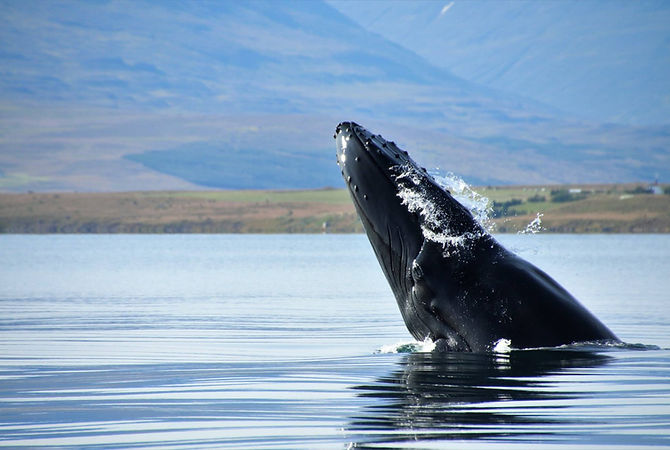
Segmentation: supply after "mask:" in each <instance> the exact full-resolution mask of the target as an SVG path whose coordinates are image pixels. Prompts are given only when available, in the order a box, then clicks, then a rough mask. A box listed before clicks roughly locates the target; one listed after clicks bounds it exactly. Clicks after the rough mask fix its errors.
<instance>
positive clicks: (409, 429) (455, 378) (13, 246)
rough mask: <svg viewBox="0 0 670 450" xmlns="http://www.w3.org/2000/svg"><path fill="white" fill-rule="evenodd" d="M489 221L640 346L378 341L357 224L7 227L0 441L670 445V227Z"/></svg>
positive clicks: (372, 289)
mask: <svg viewBox="0 0 670 450" xmlns="http://www.w3.org/2000/svg"><path fill="white" fill-rule="evenodd" d="M499 239H500V240H501V241H502V242H503V243H504V244H506V245H507V246H508V247H510V248H512V249H514V250H515V251H516V252H518V253H520V254H521V255H522V256H524V257H525V258H527V259H529V260H531V261H533V262H534V263H536V264H537V265H539V266H540V267H541V268H543V269H545V270H546V271H547V272H549V273H550V274H551V275H552V276H554V278H556V279H557V280H559V282H561V283H562V284H563V285H564V286H566V287H567V288H568V289H569V290H570V291H571V292H572V293H573V294H575V295H576V296H577V297H578V298H579V299H580V300H581V301H582V302H583V303H584V304H586V305H587V307H588V308H589V309H591V310H592V311H593V312H594V313H596V315H597V316H598V317H600V318H601V320H603V321H604V322H605V323H606V324H607V325H608V326H609V327H610V328H611V329H612V330H613V331H614V332H615V333H617V334H618V335H619V337H620V338H622V339H623V340H624V341H626V342H629V343H640V344H645V345H646V346H648V347H644V348H641V349H622V348H587V347H585V348H577V349H563V350H558V349H554V350H535V351H513V352H512V353H510V354H503V355H472V354H442V355H434V354H430V353H421V352H415V353H405V354H397V353H379V352H378V349H380V348H382V347H384V346H387V347H388V346H390V347H393V346H394V344H396V343H398V342H407V341H410V340H411V339H410V337H409V335H408V333H407V331H406V329H405V326H404V324H403V323H402V320H401V318H400V314H399V312H398V311H397V306H396V304H395V300H394V299H393V297H392V294H391V292H390V289H389V287H388V286H387V284H386V281H385V280H384V278H383V276H382V273H381V270H380V269H379V267H378V264H377V261H376V260H375V259H374V256H373V253H372V250H371V248H370V246H369V244H368V242H367V239H366V238H365V236H363V235H349V236H326V235H316V236H300V235H299V236H239V235H234V236H233V235H211V236H208V235H202V236H193V235H172V236H169V235H168V236H125V235H111V236H105V235H102V236H81V235H75V236H62V235H61V236H58V235H54V236H6V235H3V236H0V446H39V445H54V446H74V447H85V446H104V447H108V448H114V447H120V448H129V447H154V446H155V447H161V448H175V447H187V448H194V447H211V446H215V447H231V448H243V447H254V448H256V447H263V448H268V447H274V448H297V447H298V448H320V447H323V448H346V447H353V446H362V447H366V446H367V447H398V446H400V447H413V448H414V447H438V448H442V447H453V448H467V447H481V446H483V445H486V446H487V447H496V448H500V447H509V448H523V447H528V448H536V447H538V445H550V444H551V445H552V447H553V446H560V447H564V448H565V447H574V448H578V447H581V446H583V445H584V444H590V445H592V447H591V448H596V447H598V446H614V445H621V446H624V447H626V448H629V447H632V446H639V447H659V446H670V350H668V348H670V326H669V324H670V236H662V235H647V236H578V235H569V236H558V235H539V236H538V235H535V236H499ZM649 346H656V347H657V348H653V347H649Z"/></svg>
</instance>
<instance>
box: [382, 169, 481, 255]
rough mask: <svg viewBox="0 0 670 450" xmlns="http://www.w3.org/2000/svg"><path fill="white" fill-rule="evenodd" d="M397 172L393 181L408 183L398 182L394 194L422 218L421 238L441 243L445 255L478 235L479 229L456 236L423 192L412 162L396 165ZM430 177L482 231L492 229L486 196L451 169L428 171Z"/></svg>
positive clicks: (422, 177)
mask: <svg viewBox="0 0 670 450" xmlns="http://www.w3.org/2000/svg"><path fill="white" fill-rule="evenodd" d="M397 172H398V173H397V175H396V177H395V178H396V181H403V180H407V181H409V183H401V185H400V186H399V188H398V193H397V195H398V197H399V198H400V199H401V200H402V204H403V205H405V206H407V209H408V210H409V211H410V212H413V213H417V214H419V215H420V216H421V217H422V218H423V224H422V226H421V229H422V233H423V235H424V237H425V238H426V239H428V240H430V241H433V242H436V243H438V244H441V245H442V247H443V249H444V252H445V255H446V256H449V255H450V254H451V253H452V251H454V252H458V250H459V249H460V248H463V247H465V245H466V244H467V243H469V242H471V241H473V240H475V239H478V238H480V237H482V235H483V234H482V233H481V232H467V233H463V234H460V235H459V234H454V233H452V232H451V231H450V230H449V228H448V226H447V224H448V223H449V217H448V216H447V215H446V213H445V212H444V211H443V210H442V209H440V208H438V207H437V206H436V205H435V203H434V202H433V200H432V199H431V198H430V196H429V195H427V194H426V190H425V189H424V188H423V186H422V180H424V179H425V174H424V173H422V172H420V171H419V170H418V169H417V168H416V167H415V166H414V165H412V164H406V165H403V166H400V167H398V168H397ZM430 176H431V177H432V178H433V179H434V180H435V182H436V183H437V184H438V186H439V187H441V188H442V189H444V190H447V191H449V192H450V193H451V195H452V196H453V197H454V198H455V199H456V200H457V201H458V202H459V203H461V204H462V205H464V206H465V207H466V208H468V209H469V210H470V211H471V212H472V214H473V216H475V219H476V220H477V221H478V222H479V223H480V225H482V227H483V228H484V230H485V232H490V231H491V230H492V229H493V223H492V222H491V220H490V212H491V209H490V207H489V205H488V204H489V201H488V199H487V198H486V197H484V196H482V195H480V194H478V193H476V192H475V191H473V190H472V188H471V187H470V186H469V185H468V184H467V183H466V182H465V181H463V179H462V178H460V177H458V176H456V175H454V174H453V173H451V172H449V173H447V174H446V175H443V174H440V173H439V172H432V173H431V174H430ZM436 230H437V231H436Z"/></svg>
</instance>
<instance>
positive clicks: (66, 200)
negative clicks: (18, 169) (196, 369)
mask: <svg viewBox="0 0 670 450" xmlns="http://www.w3.org/2000/svg"><path fill="white" fill-rule="evenodd" d="M574 186H575V185H560V186H558V185H552V186H499V187H492V186H488V187H482V188H476V189H475V190H476V191H477V192H478V193H480V194H481V195H484V196H486V197H488V198H489V199H490V200H491V202H492V205H493V211H494V218H493V222H494V223H495V232H498V233H517V232H520V231H522V230H524V229H525V228H526V227H527V225H528V224H529V223H530V222H532V221H533V219H535V218H536V217H537V214H538V213H539V214H541V215H542V216H541V227H542V231H543V232H552V233H670V195H668V194H653V193H650V192H647V191H645V189H646V187H644V185H642V184H608V185H581V186H580V187H574ZM565 193H567V194H565ZM566 195H567V197H566ZM561 196H563V197H561ZM324 232H325V233H361V232H363V229H362V226H361V224H360V222H359V220H358V217H357V215H356V212H355V210H354V207H353V205H352V203H351V200H350V199H349V195H348V193H347V192H346V190H344V189H316V190H295V191H293V190H287V191H266V190H264V191H261V190H253V191H140V192H109V193H63V192H59V193H20V194H15V193H0V233H36V234H53V233H324Z"/></svg>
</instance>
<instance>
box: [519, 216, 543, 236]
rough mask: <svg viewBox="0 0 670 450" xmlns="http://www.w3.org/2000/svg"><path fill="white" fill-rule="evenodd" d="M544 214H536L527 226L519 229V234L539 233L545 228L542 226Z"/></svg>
mask: <svg viewBox="0 0 670 450" xmlns="http://www.w3.org/2000/svg"><path fill="white" fill-rule="evenodd" d="M542 216H544V214H542V213H537V216H535V218H534V219H533V220H532V221H531V222H530V223H529V224H528V225H526V228H524V229H523V230H521V231H519V232H518V233H517V234H537V233H539V232H540V231H542V230H544V228H543V227H542Z"/></svg>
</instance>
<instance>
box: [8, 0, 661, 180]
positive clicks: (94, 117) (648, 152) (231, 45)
mask: <svg viewBox="0 0 670 450" xmlns="http://www.w3.org/2000/svg"><path fill="white" fill-rule="evenodd" d="M0 67H2V71H3V76H2V77H0V117H2V121H0V189H2V190H13V191H22V190H28V189H33V190H80V191H91V190H94V191H110V190H112V191H113V190H137V189H194V188H197V187H201V186H205V187H215V188H226V189H235V188H242V187H244V188H254V187H255V188H261V187H262V188H292V187H293V188H308V187H322V186H339V184H340V183H341V180H340V176H339V172H338V170H337V167H336V166H335V164H334V156H333V152H334V150H333V143H332V139H331V136H332V132H333V129H334V127H335V125H336V124H337V123H338V122H339V121H341V120H356V121H359V122H360V123H361V124H363V125H365V126H367V127H369V128H370V129H372V130H374V131H375V132H380V133H383V134H385V135H387V136H389V137H391V138H393V139H395V140H396V141H397V142H398V143H399V144H400V145H401V146H403V147H405V148H406V149H407V150H410V151H412V152H413V155H414V156H415V157H416V159H417V160H419V161H421V162H422V163H424V165H426V166H427V167H441V168H443V169H445V170H451V171H454V172H456V173H459V174H461V175H463V176H465V177H466V179H468V180H469V181H472V182H477V183H525V184H529V183H545V182H562V181H566V182H582V181H590V182H596V181H601V182H602V181H630V180H639V179H642V180H646V179H651V178H653V177H654V176H660V177H661V179H664V178H670V145H668V143H669V142H670V132H668V128H667V127H657V128H648V127H647V128H642V127H624V126H606V127H605V126H601V125H598V124H595V123H588V122H583V121H577V120H572V119H570V118H566V117H565V116H561V115H560V114H557V113H556V112H555V111H554V110H553V109H552V108H549V107H546V106H544V105H542V104H539V103H536V102H533V101H529V100H524V99H522V98H519V97H516V96H512V95H508V94H501V93H500V92H497V91H494V90H491V89H489V88H485V87H481V86H478V85H476V84H473V83H471V82H468V81H465V80H463V79H461V78H458V77H456V76H454V75H453V74H451V73H450V72H448V71H446V70H444V69H441V68H438V67H435V66H434V65H431V64H430V63H429V62H427V61H426V60H425V59H423V58H422V57H420V56H418V55H417V54H415V53H413V52H411V51H409V50H407V49H405V48H403V47H402V46H400V45H398V44H396V43H393V42H390V41H389V40H387V39H384V38H383V37H381V36H379V35H378V34H375V33H372V32H370V31H368V30H366V29H364V28H363V27H361V26H360V25H358V24H357V23H356V22H354V21H353V20H351V19H350V18H348V17H347V16H345V15H343V14H342V13H340V12H338V11H337V10H336V9H334V8H333V7H331V6H329V5H328V4H326V3H323V2H319V1H309V2H304V1H295V2H275V1H248V2H237V1H222V2H219V1H216V2H214V1H211V2H209V1H199V2H185V3H182V2H166V1H157V0H156V1H151V0H141V1H136V2H131V1H123V0H120V1H106V2H84V1H75V0H64V1H61V2H39V1H30V0H28V1H25V2H11V1H7V2H1V3H0Z"/></svg>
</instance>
